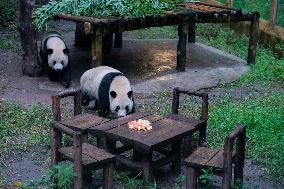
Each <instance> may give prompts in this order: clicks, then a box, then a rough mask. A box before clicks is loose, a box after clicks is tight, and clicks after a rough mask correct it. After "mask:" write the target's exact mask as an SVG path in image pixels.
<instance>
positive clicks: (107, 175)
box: [103, 163, 113, 189]
mask: <svg viewBox="0 0 284 189" xmlns="http://www.w3.org/2000/svg"><path fill="white" fill-rule="evenodd" d="M112 169H113V165H112V163H109V164H106V165H105V167H104V168H103V172H104V188H105V189H111V188H112Z"/></svg>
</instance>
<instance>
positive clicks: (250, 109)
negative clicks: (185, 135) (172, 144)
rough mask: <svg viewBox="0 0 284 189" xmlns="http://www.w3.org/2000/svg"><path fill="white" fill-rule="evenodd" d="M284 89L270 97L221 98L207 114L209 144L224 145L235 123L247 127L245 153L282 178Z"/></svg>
mask: <svg viewBox="0 0 284 189" xmlns="http://www.w3.org/2000/svg"><path fill="white" fill-rule="evenodd" d="M283 98H284V91H283V90H282V91H281V92H278V93H274V94H272V95H270V96H262V97H258V98H255V97H250V98H248V99H243V100H242V101H241V102H237V101H235V100H234V99H233V98H223V99H221V100H220V101H219V102H218V103H217V104H215V105H212V106H211V108H210V113H209V127H208V131H209V132H208V144H209V145H210V146H213V147H215V148H216V147H219V148H221V147H223V143H224V139H225V137H226V136H227V134H228V133H230V131H231V130H232V129H233V128H234V127H235V126H236V124H237V123H243V124H245V125H246V126H247V147H246V150H247V156H248V157H251V158H252V159H254V160H256V161H257V162H258V163H260V164H262V165H264V166H265V167H266V168H268V173H269V174H271V175H272V176H274V177H275V178H277V180H279V181H283V180H284V174H283V173H284V165H283V162H284V151H283V150H282V149H284V127H283V125H284V120H283V115H284V103H283Z"/></svg>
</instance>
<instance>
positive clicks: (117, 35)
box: [114, 32, 122, 48]
mask: <svg viewBox="0 0 284 189" xmlns="http://www.w3.org/2000/svg"><path fill="white" fill-rule="evenodd" d="M114 48H122V32H115V38H114Z"/></svg>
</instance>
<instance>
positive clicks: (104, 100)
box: [80, 66, 134, 117]
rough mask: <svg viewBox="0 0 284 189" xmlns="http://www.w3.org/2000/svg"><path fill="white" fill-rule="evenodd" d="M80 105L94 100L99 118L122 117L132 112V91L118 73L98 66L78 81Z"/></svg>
mask: <svg viewBox="0 0 284 189" xmlns="http://www.w3.org/2000/svg"><path fill="white" fill-rule="evenodd" d="M80 88H81V91H82V105H83V106H87V105H88V104H89V102H90V101H91V100H95V102H96V108H97V109H98V114H99V116H102V117H109V116H110V115H114V116H115V117H122V116H126V115H128V114H131V113H133V112H134V101H133V91H132V89H131V86H130V82H129V80H128V79H127V78H126V77H125V76H124V75H123V73H121V72H120V71H118V70H116V69H114V68H111V67H108V66H99V67H96V68H93V69H90V70H87V71H86V72H85V73H84V74H83V75H82V77H81V79H80Z"/></svg>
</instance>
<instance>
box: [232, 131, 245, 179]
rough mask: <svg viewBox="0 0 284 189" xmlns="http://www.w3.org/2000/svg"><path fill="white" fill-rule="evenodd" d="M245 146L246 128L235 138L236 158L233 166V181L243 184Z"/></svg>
mask: <svg viewBox="0 0 284 189" xmlns="http://www.w3.org/2000/svg"><path fill="white" fill-rule="evenodd" d="M245 146H246V128H244V131H243V132H242V133H241V134H240V136H239V137H238V138H237V142H236V152H237V153H236V159H235V167H234V182H236V181H238V180H239V181H241V184H243V177H244V163H245Z"/></svg>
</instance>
